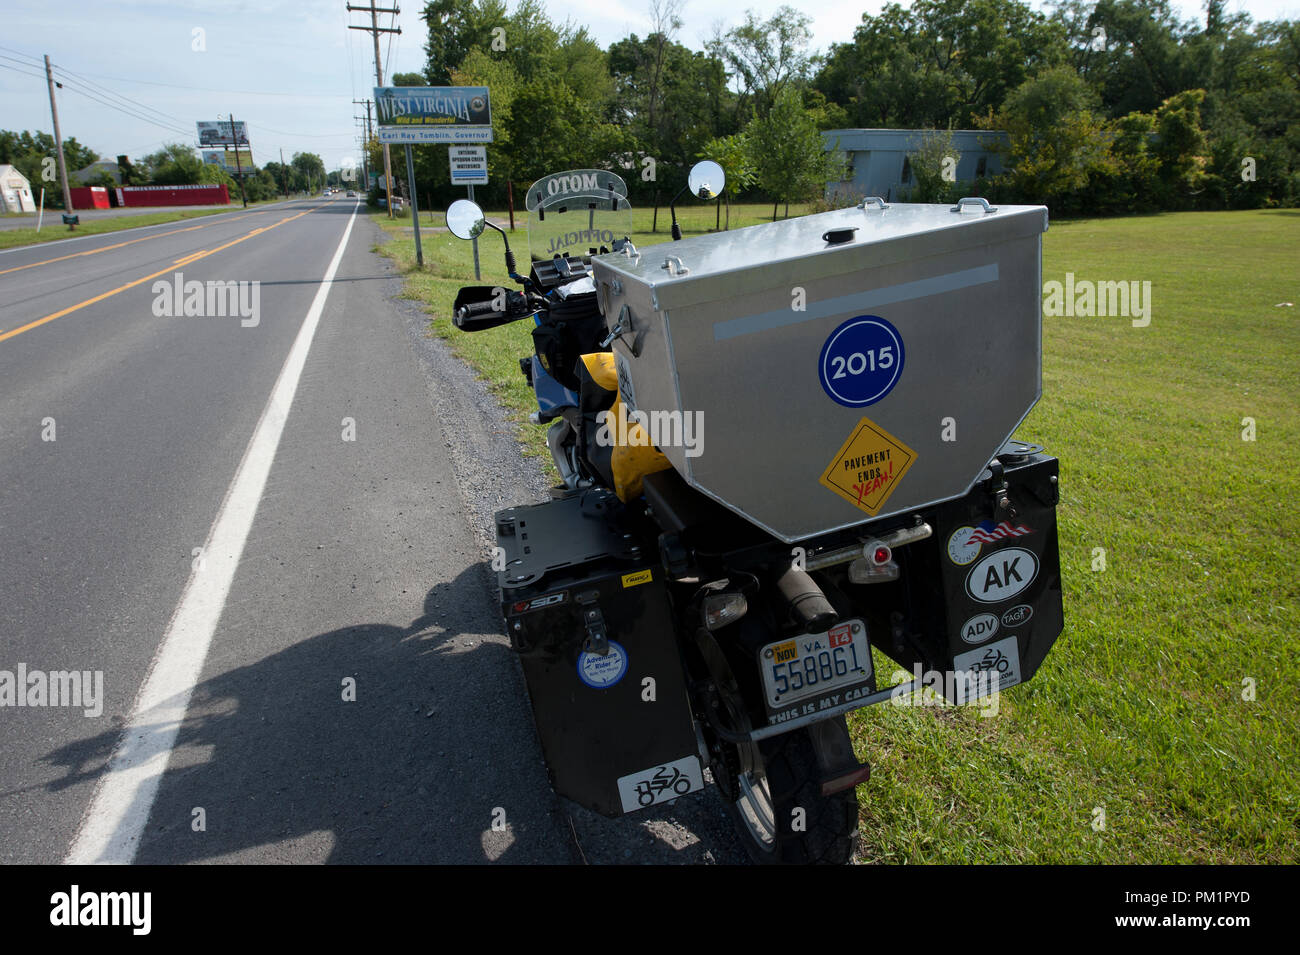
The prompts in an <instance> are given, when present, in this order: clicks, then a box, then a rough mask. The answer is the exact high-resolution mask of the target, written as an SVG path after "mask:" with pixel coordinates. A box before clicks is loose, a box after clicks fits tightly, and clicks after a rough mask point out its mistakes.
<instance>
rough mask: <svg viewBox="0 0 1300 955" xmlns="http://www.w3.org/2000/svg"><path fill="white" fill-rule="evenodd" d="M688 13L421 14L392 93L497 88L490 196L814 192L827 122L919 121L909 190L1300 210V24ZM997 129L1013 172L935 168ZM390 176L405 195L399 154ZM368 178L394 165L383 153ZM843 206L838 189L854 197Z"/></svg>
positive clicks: (921, 194) (437, 152) (524, 4)
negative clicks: (414, 63) (615, 24)
mask: <svg viewBox="0 0 1300 955" xmlns="http://www.w3.org/2000/svg"><path fill="white" fill-rule="evenodd" d="M680 11H681V0H651V6H650V18H651V21H652V25H651V29H650V32H649V33H648V34H647V35H645V36H639V35H637V34H631V35H629V36H627V37H624V38H623V39H621V40H618V41H617V42H615V43H613V44H611V45H610V46H609V47H608V48H605V49H602V48H601V46H600V45H599V44H598V43H597V42H596V41H595V40H594V39H593V38H592V37H591V36H590V35H589V34H588V32H587V31H586V29H585V28H583V27H580V26H575V25H573V24H572V23H557V22H556V21H555V20H553V19H552V18H551V17H550V15H549V14H548V13H547V11H546V8H545V7H544V5H543V4H542V2H541V0H521V2H519V3H518V4H517V5H516V6H515V8H514V9H513V10H512V11H511V10H507V7H506V3H505V2H504V0H429V2H427V3H426V4H425V6H424V10H423V13H422V18H423V19H424V21H425V23H426V24H427V26H428V34H427V37H426V42H425V48H424V51H425V54H426V56H427V64H426V66H425V69H424V71H423V73H420V74H397V75H396V76H394V77H393V78H392V82H393V83H394V85H432V86H440V85H477V86H487V87H489V88H490V89H491V102H492V113H493V129H494V135H495V141H494V143H493V144H492V145H490V146H489V147H488V157H489V171H490V179H491V184H490V185H489V186H480V187H478V188H477V194H478V195H479V196H480V197H482V199H483V201H484V202H485V203H487V204H490V205H504V203H505V199H506V194H505V193H506V183H507V182H508V181H509V182H512V183H514V184H515V192H516V200H517V199H518V194H519V189H520V184H523V186H526V185H527V184H529V183H531V182H532V181H534V180H536V179H538V178H540V177H541V176H543V175H545V174H547V173H549V172H554V171H556V170H559V169H565V168H578V167H599V168H608V169H613V170H615V171H618V172H620V173H621V174H622V175H623V178H624V179H625V180H626V181H627V182H628V185H629V190H630V192H631V194H632V196H633V199H634V201H637V200H639V201H640V202H641V203H644V204H654V205H656V206H657V205H658V204H659V203H661V202H665V201H666V199H667V197H669V196H671V195H672V194H673V193H675V192H676V191H677V189H679V188H680V187H681V185H682V184H683V182H684V179H685V174H686V171H687V169H688V168H689V167H690V165H691V164H692V163H693V162H695V161H696V160H698V159H700V158H710V159H714V160H716V161H718V162H720V163H721V164H722V165H723V167H724V168H725V169H726V172H727V176H728V190H727V198H728V199H729V200H732V199H737V198H744V199H747V200H765V201H768V202H771V203H773V206H774V209H773V215H774V216H775V215H776V214H777V210H776V205H777V204H788V203H790V202H798V201H806V200H810V199H811V200H821V197H822V196H823V193H824V191H825V189H826V185H827V183H828V182H830V183H835V182H836V181H837V180H838V177H840V176H843V175H844V174H845V173H844V163H843V157H842V156H839V155H838V154H837V153H836V152H835V151H833V150H832V151H830V152H827V151H825V150H824V147H823V138H822V135H821V133H822V131H825V130H834V129H841V128H858V127H866V128H894V129H919V130H925V131H927V133H926V134H925V135H923V136H921V137H919V140H918V145H917V147H916V150H915V152H914V154H913V155H912V156H911V157H909V162H910V164H911V166H912V170H913V172H914V173H915V175H914V185H913V187H912V195H911V196H910V198H913V199H916V200H919V201H949V200H952V199H954V198H956V197H958V196H959V195H981V196H985V197H987V198H989V199H991V200H996V201H1003V202H1043V203H1047V204H1049V205H1050V206H1051V207H1052V209H1053V212H1054V213H1056V214H1105V213H1118V212H1132V211H1148V210H1161V209H1223V208H1247V207H1257V206H1268V205H1286V206H1292V205H1295V204H1296V202H1297V199H1300V22H1297V21H1277V22H1269V23H1255V22H1253V20H1252V19H1251V18H1250V17H1249V15H1247V14H1245V13H1236V14H1230V13H1228V12H1227V11H1226V10H1225V9H1224V2H1223V0H1208V2H1207V3H1206V7H1205V15H1204V19H1203V20H1198V21H1183V20H1180V19H1179V17H1178V15H1177V14H1176V13H1175V12H1174V11H1173V9H1172V8H1171V7H1170V4H1169V3H1168V0H1097V2H1087V0H1059V2H1057V3H1056V4H1055V5H1054V6H1052V7H1051V8H1050V9H1049V11H1047V12H1040V11H1037V10H1034V9H1033V8H1031V7H1030V6H1029V5H1028V4H1027V3H1024V2H1022V0H915V2H913V3H912V4H911V6H910V7H908V8H903V7H902V6H900V5H898V4H888V5H887V6H885V7H884V9H883V10H881V12H880V13H879V14H878V15H871V14H866V13H864V14H863V16H862V22H861V24H860V25H859V26H858V27H857V28H856V29H855V31H854V33H853V37H852V39H851V40H849V41H847V42H844V43H837V44H833V45H832V46H831V47H830V49H829V50H827V51H824V52H820V53H818V52H814V51H812V50H810V49H809V44H810V41H811V32H810V30H809V24H810V22H811V20H810V18H809V17H808V16H807V15H806V14H803V13H800V12H799V11H797V10H795V9H793V8H791V7H788V6H787V7H782V8H781V9H779V10H778V11H776V13H774V14H773V15H772V16H771V17H768V18H766V19H765V18H762V17H759V16H757V15H756V14H754V13H752V12H749V13H746V14H745V15H744V18H743V21H742V22H741V23H739V24H738V25H736V26H733V27H731V28H730V29H726V30H722V29H717V30H715V33H714V35H713V36H712V37H711V38H710V39H709V40H708V42H706V43H705V44H704V46H705V48H704V49H703V50H692V49H690V48H688V47H687V46H685V45H684V44H682V43H681V42H680V41H679V39H678V34H679V31H680V28H681V19H680V16H679V14H680ZM954 129H976V130H984V131H988V132H989V133H992V132H994V131H998V132H1000V134H1001V135H999V136H997V137H993V136H990V137H989V139H988V140H987V142H988V143H989V145H990V147H991V148H994V149H996V150H997V151H999V152H1001V153H1002V167H1003V171H1002V172H1000V173H998V174H996V175H990V176H985V177H982V178H980V179H978V180H976V181H975V182H961V183H957V182H952V181H949V179H946V178H945V177H944V176H943V168H944V160H945V159H946V158H955V150H954V149H953V148H952V145H951V137H950V136H949V132H950V131H951V130H954ZM415 153H416V159H415V164H416V169H415V174H416V175H415V178H416V181H417V190H418V191H419V192H420V193H421V195H420V199H421V201H422V203H424V202H429V201H432V202H433V203H434V204H435V205H439V206H441V205H443V204H445V203H446V202H449V201H451V200H452V199H453V198H455V197H456V196H457V195H458V192H457V190H455V189H453V187H451V186H450V184H449V181H448V180H449V170H448V166H447V151H446V149H445V148H443V147H441V146H421V147H417V148H416V150H415ZM392 158H393V163H394V177H395V179H396V180H397V183H398V188H399V191H401V192H405V191H406V170H405V164H404V158H403V151H402V150H393V151H392ZM368 159H369V165H370V169H371V170H372V171H374V170H376V169H382V157H381V153H380V150H379V147H378V144H377V143H374V142H371V143H370V144H369V146H368ZM851 198H856V197H853V196H850V195H846V194H841V195H840V196H839V197H838V199H839V201H840V202H846V201H847V200H849V199H851Z"/></svg>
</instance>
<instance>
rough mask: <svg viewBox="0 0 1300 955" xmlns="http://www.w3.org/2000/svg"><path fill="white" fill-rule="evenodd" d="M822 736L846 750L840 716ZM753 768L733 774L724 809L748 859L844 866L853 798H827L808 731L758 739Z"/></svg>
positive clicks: (851, 793) (851, 842)
mask: <svg viewBox="0 0 1300 955" xmlns="http://www.w3.org/2000/svg"><path fill="white" fill-rule="evenodd" d="M828 722H830V723H831V724H832V725H831V726H830V727H824V728H823V732H827V731H829V732H832V733H834V734H836V735H837V736H840V738H841V741H842V743H843V745H845V746H850V745H851V744H850V741H849V728H848V725H847V724H846V723H845V722H844V717H842V716H841V717H838V718H837V719H835V720H832V721H828ZM751 758H752V759H753V761H754V763H755V765H754V768H753V769H752V770H750V771H749V772H743V773H741V774H740V776H739V785H738V798H737V799H736V801H735V802H733V803H731V804H730V805H729V807H728V808H729V810H730V813H731V816H732V819H733V820H734V822H735V824H736V828H737V830H738V831H739V833H740V836H741V839H742V841H743V842H744V844H745V848H746V850H747V851H748V852H749V855H750V857H751V858H752V859H753V860H754V861H755V862H758V863H761V864H766V865H781V864H787V865H845V864H847V863H849V862H852V861H853V854H854V851H855V850H856V848H857V837H858V796H857V792H856V790H855V789H853V788H850V789H847V790H844V791H842V792H838V793H832V794H831V795H829V796H823V795H822V791H821V778H820V777H821V771H820V769H819V767H818V759H817V751H816V747H815V744H814V738H813V735H812V733H811V732H810V731H809V730H807V729H801V730H796V731H794V732H791V733H786V734H784V735H782V736H777V737H773V738H771V739H765V740H761V741H759V743H758V744H757V746H756V747H755V749H754V750H753V751H752V756H751Z"/></svg>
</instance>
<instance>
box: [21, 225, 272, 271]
mask: <svg viewBox="0 0 1300 955" xmlns="http://www.w3.org/2000/svg"><path fill="white" fill-rule="evenodd" d="M270 211H271V210H270V209H261V210H259V211H257V212H248V213H245V214H244V215H242V216H234V217H233V218H230V219H214V220H213V221H211V222H204V223H201V224H199V225H192V226H187V227H186V228H184V229H172V230H171V231H170V232H159V233H157V234H155V235H144V236H140V237H139V238H136V239H128V240H127V241H126V242H118V243H117V244H116V245H105V246H101V247H100V248H98V249H87V250H86V251H84V252H70V253H69V254H67V255H60V256H58V257H57V258H53V259H45V260H44V261H41V262H29V263H27V264H26V265H15V266H13V267H12V268H8V269H0V275H7V274H8V273H10V272H21V271H22V270H23V269H34V268H36V266H38V265H49V264H51V263H53V262H66V261H67V260H68V259H75V258H78V257H80V256H83V255H98V254H99V253H100V252H108V251H111V250H112V249H121V248H124V247H125V246H128V245H135V244H136V243H137V242H148V241H149V240H150V239H161V238H164V237H166V236H169V235H179V234H180V233H182V232H193V231H194V230H195V229H206V228H208V227H209V226H214V225H220V224H221V223H222V222H238V221H239V220H240V219H247V218H248V217H249V216H262V215H266V214H267V213H268V212H270Z"/></svg>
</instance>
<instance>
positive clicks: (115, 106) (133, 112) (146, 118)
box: [61, 77, 190, 136]
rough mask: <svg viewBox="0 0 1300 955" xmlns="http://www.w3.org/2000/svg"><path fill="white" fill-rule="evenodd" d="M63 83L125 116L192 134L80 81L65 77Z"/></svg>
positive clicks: (72, 90)
mask: <svg viewBox="0 0 1300 955" xmlns="http://www.w3.org/2000/svg"><path fill="white" fill-rule="evenodd" d="M61 85H62V86H63V88H64V89H66V90H68V91H69V92H71V93H76V94H78V95H79V96H84V97H86V99H88V100H91V101H92V102H95V103H98V104H99V105H101V106H107V107H108V108H109V109H114V110H117V111H118V112H119V113H122V114H123V115H125V116H130V117H131V118H132V119H137V120H139V121H140V122H142V123H149V124H150V125H153V126H157V127H158V128H160V129H165V130H167V131H168V132H170V133H175V134H176V135H178V136H189V135H190V132H189V130H187V129H182V128H179V127H177V126H175V125H173V124H172V123H165V122H163V121H162V120H158V119H154V118H153V117H152V116H149V115H147V114H144V113H141V112H138V111H136V110H132V109H128V108H126V107H124V106H121V105H119V104H118V103H114V102H113V101H112V100H108V99H104V98H103V97H102V96H99V95H97V94H96V93H94V92H93V91H91V90H86V89H82V88H81V87H80V84H79V83H75V82H73V81H70V80H68V79H67V78H66V77H64V79H63V81H62V83H61Z"/></svg>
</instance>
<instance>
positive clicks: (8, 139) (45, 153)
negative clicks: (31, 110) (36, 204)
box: [0, 129, 99, 209]
mask: <svg viewBox="0 0 1300 955" xmlns="http://www.w3.org/2000/svg"><path fill="white" fill-rule="evenodd" d="M58 154H59V151H58V147H57V145H56V144H55V142H54V137H53V136H51V135H50V134H49V133H43V132H40V131H37V132H36V133H30V132H27V131H26V130H24V131H23V132H21V133H19V132H14V131H11V130H7V129H6V130H0V163H6V164H8V165H11V166H13V167H14V168H16V169H17V170H18V171H19V172H20V173H22V174H23V175H24V176H26V177H27V180H28V182H30V183H31V184H32V186H33V187H35V188H36V189H40V188H41V187H42V186H44V187H45V188H46V190H47V191H48V195H46V197H45V198H46V201H47V202H48V203H50V204H52V205H54V206H55V207H56V208H60V209H61V208H63V186H62V181H61V180H60V179H59V167H58V162H57V159H56V157H57V156H58ZM63 156H64V160H65V161H66V163H67V167H68V174H69V175H71V174H72V173H74V172H76V171H77V170H78V169H84V168H85V167H86V166H89V165H90V164H91V163H92V162H95V161H96V160H97V159H99V155H98V154H97V153H95V152H93V151H92V150H90V149H87V148H86V147H85V146H82V145H81V144H80V143H78V142H77V140H76V138H75V137H72V136H69V137H68V138H67V139H65V140H63ZM47 159H48V160H49V162H46V160H47ZM46 170H49V177H48V178H47V177H46V175H45V173H46Z"/></svg>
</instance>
